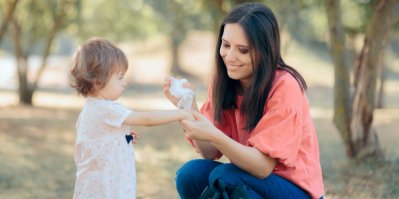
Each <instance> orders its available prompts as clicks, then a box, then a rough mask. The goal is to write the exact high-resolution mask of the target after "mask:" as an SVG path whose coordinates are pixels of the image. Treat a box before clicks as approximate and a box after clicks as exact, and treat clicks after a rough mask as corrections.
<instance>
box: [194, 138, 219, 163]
mask: <svg viewBox="0 0 399 199" xmlns="http://www.w3.org/2000/svg"><path fill="white" fill-rule="evenodd" d="M193 143H194V145H195V148H196V149H197V150H198V152H199V153H200V154H201V156H202V157H203V158H205V159H209V160H214V159H216V158H217V156H218V155H219V153H220V152H219V150H218V149H217V148H216V147H215V146H213V145H212V144H211V143H209V142H205V141H196V140H193Z"/></svg>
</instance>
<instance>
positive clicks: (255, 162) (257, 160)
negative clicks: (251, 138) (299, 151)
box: [181, 112, 277, 178]
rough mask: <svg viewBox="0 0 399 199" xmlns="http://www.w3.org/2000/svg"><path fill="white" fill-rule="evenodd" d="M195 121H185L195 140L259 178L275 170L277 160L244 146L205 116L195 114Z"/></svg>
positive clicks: (189, 133)
mask: <svg viewBox="0 0 399 199" xmlns="http://www.w3.org/2000/svg"><path fill="white" fill-rule="evenodd" d="M194 117H195V119H196V120H195V121H194V122H192V121H188V120H183V121H182V122H181V123H182V124H183V126H184V127H185V128H186V129H187V134H188V135H189V137H191V138H192V139H194V140H200V141H204V142H209V143H210V144H211V145H213V147H215V148H216V149H218V150H219V151H221V152H222V153H223V154H224V155H225V156H227V157H228V158H229V159H230V161H231V162H232V163H234V164H235V165H237V166H238V167H240V168H241V169H243V170H245V171H247V172H248V173H250V174H251V175H253V176H255V177H258V178H265V177H267V176H268V175H269V174H270V173H271V172H272V171H273V169H274V167H275V165H276V162H277V161H276V160H275V159H273V158H270V157H268V156H267V155H265V154H263V153H261V152H260V151H259V150H258V149H256V148H254V147H250V146H244V145H242V144H240V143H238V142H237V141H235V140H233V139H231V138H230V137H228V136H227V135H226V134H224V133H223V132H222V131H220V130H219V129H217V128H216V127H215V126H214V125H213V124H212V123H211V122H210V121H209V120H208V119H207V118H206V117H205V116H203V115H201V114H200V113H197V112H194Z"/></svg>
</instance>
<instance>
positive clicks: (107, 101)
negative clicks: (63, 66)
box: [71, 39, 192, 199]
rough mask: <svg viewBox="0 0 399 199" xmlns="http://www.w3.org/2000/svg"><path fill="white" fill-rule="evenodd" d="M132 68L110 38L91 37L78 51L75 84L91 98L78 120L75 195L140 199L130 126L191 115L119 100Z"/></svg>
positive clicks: (75, 86) (78, 89)
mask: <svg viewBox="0 0 399 199" xmlns="http://www.w3.org/2000/svg"><path fill="white" fill-rule="evenodd" d="M127 68H128V61H127V59H126V56H125V55H124V53H123V52H122V51H121V50H120V49H119V48H117V47H115V46H114V45H113V44H112V43H110V42H109V41H107V40H105V39H91V40H89V41H88V42H86V43H85V44H83V45H82V46H80V47H79V48H78V49H77V51H76V53H75V56H74V60H73V69H72V71H71V75H72V84H71V85H72V87H73V88H75V89H76V90H77V92H78V94H80V95H83V96H84V97H86V102H85V105H84V107H83V110H82V111H81V113H80V115H79V118H78V120H77V123H76V129H77V138H76V143H75V151H74V159H75V163H76V166H77V173H76V183H75V190H74V195H73V198H75V199H78V198H83V199H86V198H104V199H105V198H107V199H123V198H126V199H127V198H129V199H131V198H136V173H135V161H134V148H133V145H132V142H131V140H132V139H133V137H132V135H131V134H130V132H131V131H130V129H129V126H128V125H135V126H154V125H163V124H167V123H171V122H174V121H178V120H182V119H186V118H191V117H192V116H191V113H189V112H187V111H185V110H165V111H150V112H138V111H132V110H130V109H127V108H125V107H124V106H123V105H121V104H120V103H118V102H115V100H117V99H118V98H119V96H120V95H121V94H122V92H123V90H124V89H125V86H126V83H125V80H124V74H125V72H126V70H127ZM133 134H134V133H133Z"/></svg>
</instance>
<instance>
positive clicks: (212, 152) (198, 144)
mask: <svg viewBox="0 0 399 199" xmlns="http://www.w3.org/2000/svg"><path fill="white" fill-rule="evenodd" d="M184 86H185V87H187V88H190V89H192V90H194V88H193V86H192V85H191V84H189V83H188V84H185V85H184ZM169 87H170V79H169V78H166V79H165V81H164V84H163V91H164V93H165V96H166V97H167V98H168V99H169V101H171V102H172V103H173V105H175V106H177V103H178V101H179V100H178V99H177V98H176V97H175V96H173V95H172V94H171V93H170V91H169ZM191 109H192V110H194V111H197V112H198V106H197V102H196V99H195V96H194V99H193V104H192V105H191ZM193 143H194V145H195V148H196V149H197V150H198V152H199V153H200V154H201V156H202V157H203V158H205V159H211V160H213V159H215V158H216V157H217V156H218V155H219V150H218V149H217V148H215V147H214V146H213V145H212V144H210V143H209V142H204V141H198V140H193Z"/></svg>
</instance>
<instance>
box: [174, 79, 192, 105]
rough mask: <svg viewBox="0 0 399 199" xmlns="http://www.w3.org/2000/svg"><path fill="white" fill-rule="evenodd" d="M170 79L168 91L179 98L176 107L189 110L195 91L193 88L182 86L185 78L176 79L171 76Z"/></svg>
mask: <svg viewBox="0 0 399 199" xmlns="http://www.w3.org/2000/svg"><path fill="white" fill-rule="evenodd" d="M170 80H171V81H170V87H169V91H170V93H171V94H172V95H173V96H175V97H176V98H177V99H178V100H179V101H178V103H177V107H178V108H180V109H186V110H191V105H192V103H193V100H194V95H195V93H194V91H193V90H191V89H189V88H185V87H184V86H183V84H184V83H186V82H187V80H186V79H176V78H173V77H171V78H170Z"/></svg>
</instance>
